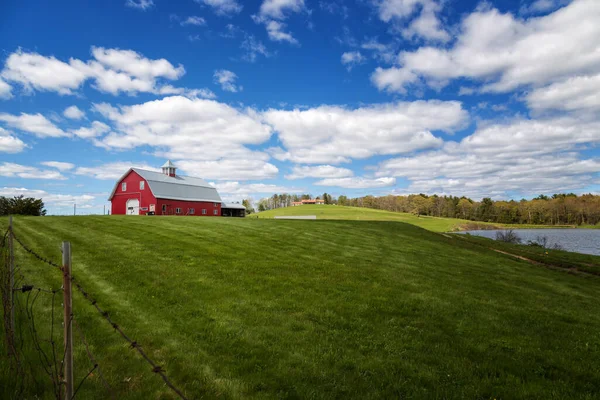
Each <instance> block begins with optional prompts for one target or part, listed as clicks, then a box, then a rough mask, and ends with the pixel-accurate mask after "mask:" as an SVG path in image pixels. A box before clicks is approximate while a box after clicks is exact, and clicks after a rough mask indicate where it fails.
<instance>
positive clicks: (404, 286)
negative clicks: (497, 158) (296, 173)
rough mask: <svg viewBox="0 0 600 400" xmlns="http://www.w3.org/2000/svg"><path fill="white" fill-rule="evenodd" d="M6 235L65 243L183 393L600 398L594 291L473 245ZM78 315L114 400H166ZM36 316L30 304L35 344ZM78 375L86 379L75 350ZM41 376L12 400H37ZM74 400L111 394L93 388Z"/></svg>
mask: <svg viewBox="0 0 600 400" xmlns="http://www.w3.org/2000/svg"><path fill="white" fill-rule="evenodd" d="M300 208H302V207H298V209H300ZM336 210H337V209H336ZM361 210H362V209H361ZM342 212H343V210H342ZM365 212H373V210H365ZM297 213H298V210H294V215H298V214H297ZM375 213H378V212H375ZM369 215H370V216H369V217H368V218H369V219H371V216H372V214H369ZM261 216H264V215H261ZM338 217H339V218H342V217H341V216H336V218H338ZM398 218H406V217H402V216H401V217H398ZM414 219H417V218H414ZM430 220H431V221H433V222H429V221H430ZM417 222H418V223H419V224H421V225H422V226H425V225H427V224H430V225H429V226H428V227H429V228H430V229H433V230H449V229H450V228H451V225H450V222H444V223H445V224H447V225H443V224H442V223H441V222H440V221H439V220H437V219H428V218H419V219H418V221H417ZM0 225H1V227H3V228H5V227H6V219H1V220H0ZM15 232H16V234H17V235H18V236H19V237H20V238H22V240H23V241H24V242H25V243H26V244H27V245H29V246H31V247H32V248H34V249H36V250H37V251H39V252H40V253H42V254H43V255H46V256H48V257H49V258H51V259H53V260H56V261H60V251H59V245H60V242H61V241H62V240H68V241H71V242H72V246H73V274H74V275H75V277H76V278H77V279H78V280H79V281H80V282H81V283H82V284H83V285H84V286H85V287H86V288H87V289H88V290H89V291H90V292H92V293H93V294H94V295H95V296H94V297H95V298H96V299H97V301H98V304H100V305H101V306H102V307H104V308H105V309H107V310H108V311H109V312H110V315H111V316H112V318H113V319H114V320H115V321H116V322H117V323H118V324H119V325H120V326H121V327H122V328H123V329H124V330H125V332H126V333H128V334H129V335H130V336H131V337H132V338H133V339H135V340H137V341H138V342H139V343H140V344H141V345H142V346H143V347H144V349H145V350H146V351H147V352H148V354H149V355H150V356H151V357H152V358H154V359H156V360H157V361H158V362H159V364H160V365H161V366H163V367H164V369H165V370H166V372H167V374H168V376H169V377H171V378H172V380H173V381H174V383H175V384H176V385H177V386H179V387H181V388H183V390H184V391H185V393H186V394H187V395H188V396H189V397H190V398H225V399H228V398H257V399H274V398H289V399H292V398H314V399H331V398H356V399H379V398H407V399H432V398H433V399H435V398H439V399H515V398H519V399H539V398H544V399H550V398H553V399H593V398H598V396H599V395H598V393H600V303H599V302H598V293H600V278H597V277H595V276H591V275H587V274H586V275H572V274H567V273H564V272H561V271H557V270H551V269H547V268H543V267H540V266H535V265H532V264H530V263H528V262H525V261H520V260H516V259H513V258H511V257H510V256H507V255H503V254H498V253H496V252H494V251H492V250H490V249H489V248H488V247H487V246H486V245H480V244H478V243H474V242H472V241H470V239H468V238H467V239H461V238H456V237H454V236H453V235H446V236H445V235H442V234H439V233H435V232H431V231H428V230H425V229H421V228H419V227H417V226H413V225H410V224H406V223H399V222H395V221H360V220H359V221H356V220H352V221H342V220H317V221H289V220H273V219H263V218H258V219H256V218H246V219H234V218H180V217H121V216H110V217H109V216H106V217H102V216H98V217H44V218H39V217H37V218H35V217H16V218H15ZM475 240H477V239H475ZM563 257H566V258H568V257H569V256H568V254H567V255H563ZM589 260H591V261H590V262H592V263H600V261H599V260H600V258H599V257H592V258H589ZM17 262H18V265H19V266H20V267H21V270H22V273H23V274H24V276H25V277H26V281H27V283H32V284H36V285H39V286H42V287H54V288H57V287H60V282H61V276H60V273H59V272H58V271H56V270H53V269H50V268H49V267H45V266H44V265H42V264H40V263H39V262H37V261H35V260H34V259H33V258H31V256H29V255H28V254H27V253H25V252H24V251H22V250H21V249H18V251H17ZM586 262H587V261H586ZM18 295H19V296H23V294H18ZM73 303H74V314H75V318H76V319H77V320H78V321H79V324H80V325H81V326H82V328H83V330H84V331H85V334H86V336H87V339H88V341H89V343H90V346H91V349H92V351H93V353H94V354H95V355H96V357H97V358H98V362H99V364H100V366H101V367H102V368H103V370H102V371H103V374H104V376H105V378H106V379H107V380H108V381H109V383H110V384H111V386H112V387H113V389H114V391H115V392H116V395H117V398H119V399H155V398H161V399H163V398H165V399H169V398H174V396H173V395H172V393H171V392H170V391H169V390H168V388H166V386H165V385H164V383H163V382H162V381H161V380H160V378H159V377H158V376H154V374H153V373H152V372H150V368H149V366H148V365H147V364H146V363H144V362H143V361H142V360H141V358H140V357H139V355H138V354H137V353H136V352H135V351H134V350H132V349H130V348H128V346H127V344H126V343H125V342H124V341H123V340H122V339H121V338H120V337H119V336H117V335H116V334H115V333H114V331H113V329H112V328H111V327H110V326H109V325H108V324H107V323H106V322H105V321H104V320H103V319H101V318H100V316H99V315H98V314H97V312H96V311H95V310H94V309H93V308H92V307H91V306H90V305H89V303H86V302H85V301H84V299H83V297H82V296H81V295H79V293H76V294H75V298H74V302H73ZM47 304H48V302H44V301H39V302H38V303H37V307H38V308H39V310H38V315H39V316H40V317H39V321H38V326H39V329H40V330H42V331H43V330H44V329H48V326H47V325H46V326H44V322H43V321H44V320H47V319H48V312H49V308H48V305H47ZM44 312H46V314H44ZM44 317H45V319H44ZM0 363H1V364H0V387H1V388H3V389H0V390H4V392H0V397H2V398H7V397H9V395H10V394H9V392H8V389H7V388H10V387H11V381H10V375H9V374H8V367H7V364H6V358H2V361H0ZM75 364H76V367H78V368H77V373H76V376H77V377H79V378H81V377H82V375H84V374H85V373H86V372H87V371H88V369H89V362H88V361H87V357H86V355H85V349H84V347H83V346H82V345H81V344H79V343H78V344H77V345H76V349H75ZM39 381H40V382H39V383H38V384H37V385H32V386H30V387H29V388H28V392H27V393H26V396H25V397H27V398H34V397H35V395H37V398H50V394H51V392H50V389H49V382H46V380H44V377H43V376H40V377H39ZM77 398H81V399H103V398H107V396H106V392H105V391H104V389H103V387H102V385H101V384H100V382H99V380H98V377H97V375H94V376H92V377H90V379H89V381H88V382H86V383H85V384H84V385H83V386H82V389H81V391H80V393H78V395H77Z"/></svg>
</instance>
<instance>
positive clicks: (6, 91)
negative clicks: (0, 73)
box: [0, 78, 12, 99]
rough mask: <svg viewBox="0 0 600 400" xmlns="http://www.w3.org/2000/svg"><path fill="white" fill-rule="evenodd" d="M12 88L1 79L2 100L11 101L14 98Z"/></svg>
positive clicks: (0, 93) (0, 97)
mask: <svg viewBox="0 0 600 400" xmlns="http://www.w3.org/2000/svg"><path fill="white" fill-rule="evenodd" d="M11 91H12V87H11V86H10V85H9V84H8V83H6V82H4V81H3V80H2V79H1V78H0V99H10V98H11V97H12V93H11Z"/></svg>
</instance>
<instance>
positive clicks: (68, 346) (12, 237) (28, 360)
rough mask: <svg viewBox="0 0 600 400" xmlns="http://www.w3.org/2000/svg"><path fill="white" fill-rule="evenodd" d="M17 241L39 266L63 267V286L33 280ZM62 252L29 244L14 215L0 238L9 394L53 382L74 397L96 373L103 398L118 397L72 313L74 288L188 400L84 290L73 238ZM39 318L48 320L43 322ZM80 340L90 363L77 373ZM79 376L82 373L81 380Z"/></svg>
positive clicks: (58, 394) (59, 392) (61, 395)
mask: <svg viewBox="0 0 600 400" xmlns="http://www.w3.org/2000/svg"><path fill="white" fill-rule="evenodd" d="M14 242H16V243H17V244H18V245H19V246H20V248H21V249H22V250H24V251H25V252H27V253H29V254H30V255H31V256H33V258H34V259H36V260H37V262H38V263H39V264H43V265H46V266H50V267H52V268H54V269H57V270H58V271H60V272H61V274H62V277H63V286H62V287H61V288H47V287H42V286H39V285H37V284H35V283H32V281H31V278H30V277H26V276H24V275H23V269H22V267H21V265H22V264H21V261H20V260H19V262H15V246H14ZM62 252H63V260H62V261H63V262H62V265H61V264H58V263H57V262H54V261H52V260H51V259H49V258H46V257H44V256H42V255H40V254H39V253H38V252H36V251H34V250H33V249H31V248H30V247H28V246H27V245H25V243H24V242H23V241H22V240H21V238H19V237H18V236H17V235H16V234H15V232H14V229H13V224H12V217H9V227H8V229H7V230H6V232H5V233H4V235H3V236H2V238H1V241H0V263H1V265H0V290H1V294H2V311H3V320H2V321H3V328H4V329H3V334H4V338H5V347H6V354H7V355H8V359H9V364H10V373H11V375H12V378H13V379H11V382H12V387H11V388H9V389H8V391H7V389H6V388H5V391H4V393H5V395H7V393H9V392H10V393H11V394H10V395H11V396H12V398H14V399H18V398H23V397H26V396H24V395H25V391H26V390H27V391H28V393H29V394H31V393H34V394H37V392H39V393H42V392H46V391H47V390H48V387H49V386H50V384H51V387H52V394H53V396H54V397H55V398H56V399H58V400H71V399H74V398H76V396H77V394H78V393H79V391H80V389H81V388H82V387H84V386H85V384H86V382H87V381H88V380H89V378H90V377H91V376H92V375H94V376H97V377H98V380H99V381H100V382H101V384H102V386H103V387H104V390H105V393H104V394H103V396H105V397H106V398H111V399H116V398H117V397H116V395H115V391H114V390H113V388H112V387H111V386H110V385H109V383H108V381H107V380H106V379H105V377H104V375H103V374H102V368H101V366H100V363H99V361H98V358H97V357H96V356H94V354H93V353H92V351H91V348H90V347H91V346H90V345H89V343H88V340H87V338H86V336H85V333H84V330H83V329H82V327H81V325H80V324H79V323H78V322H77V320H76V318H75V316H74V314H73V312H72V305H71V302H72V296H71V289H72V287H73V286H74V287H75V288H76V289H77V291H78V292H79V293H81V295H82V296H83V298H84V299H85V300H87V302H88V303H89V304H90V305H91V306H92V308H93V309H95V310H96V311H97V312H98V313H99V314H100V316H101V317H102V319H104V320H105V321H107V322H108V323H109V324H110V326H111V327H112V328H113V330H114V332H116V333H118V334H119V336H121V337H122V338H123V339H124V340H125V341H126V342H127V343H128V344H129V348H131V349H135V350H136V351H137V353H139V355H140V356H141V357H142V359H143V360H144V361H146V363H148V364H149V366H150V367H151V368H150V371H152V372H153V373H154V374H156V375H158V376H160V378H161V379H162V380H163V381H164V383H165V385H166V386H167V387H168V388H169V389H170V390H171V391H172V392H173V393H174V394H176V395H177V396H178V397H179V398H181V399H184V400H187V397H186V396H185V395H184V393H183V392H182V391H181V390H180V389H179V388H177V386H175V385H174V384H173V382H172V381H171V380H170V379H169V378H168V376H167V375H166V372H165V370H164V369H163V367H161V366H160V365H159V364H158V363H156V362H155V361H154V360H153V359H152V358H150V357H149V356H148V353H147V352H146V351H144V349H143V348H142V346H141V345H140V343H138V342H137V341H136V340H134V339H132V338H131V337H130V336H128V335H127V334H126V333H125V332H124V331H123V329H122V328H121V327H120V326H119V325H118V324H117V323H116V322H115V321H114V320H113V319H112V318H111V316H110V313H109V312H108V311H107V310H105V309H104V308H101V307H100V305H99V304H98V303H97V301H96V299H95V296H93V295H92V294H91V293H90V292H89V291H87V290H85V289H84V287H83V286H82V284H81V282H79V281H78V280H77V279H76V278H75V276H74V275H73V274H72V273H71V254H70V243H69V242H63V246H62ZM61 300H62V302H61ZM42 302H43V304H42ZM61 311H62V312H61ZM61 314H62V317H61ZM40 318H42V319H44V318H45V319H46V320H45V321H43V322H42V323H40V321H39V319H40ZM73 325H74V326H75V328H76V330H77V336H76V339H74V338H73V336H74V335H73V329H72V328H73ZM61 328H62V329H61ZM61 332H62V335H61ZM75 342H76V343H77V344H78V345H81V346H83V348H85V353H86V355H87V358H88V359H89V366H87V367H82V368H83V369H82V371H81V372H80V371H77V373H74V372H75V371H74V370H73V345H74V343H75ZM74 376H78V378H77V381H75V379H74ZM48 381H49V382H50V383H49V382H48ZM1 394H2V393H0V395H1Z"/></svg>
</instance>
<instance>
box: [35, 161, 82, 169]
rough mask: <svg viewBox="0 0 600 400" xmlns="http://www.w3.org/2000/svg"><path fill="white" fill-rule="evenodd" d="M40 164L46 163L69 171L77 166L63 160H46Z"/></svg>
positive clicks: (47, 165)
mask: <svg viewBox="0 0 600 400" xmlns="http://www.w3.org/2000/svg"><path fill="white" fill-rule="evenodd" d="M40 164H42V165H45V166H46V167H51V168H56V169H57V170H59V171H69V170H71V169H73V168H75V164H71V163H68V162H62V161H44V162H41V163H40Z"/></svg>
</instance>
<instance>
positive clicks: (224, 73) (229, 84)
mask: <svg viewBox="0 0 600 400" xmlns="http://www.w3.org/2000/svg"><path fill="white" fill-rule="evenodd" d="M213 78H214V82H215V83H216V84H219V85H221V89H223V90H225V91H227V92H233V93H235V92H237V91H238V90H240V91H241V90H243V87H242V86H238V85H236V83H235V81H236V80H237V75H236V74H235V72H232V71H228V70H226V69H219V70H216V71H215V73H214V75H213Z"/></svg>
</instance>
